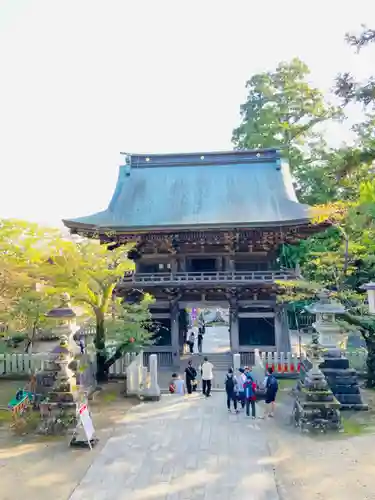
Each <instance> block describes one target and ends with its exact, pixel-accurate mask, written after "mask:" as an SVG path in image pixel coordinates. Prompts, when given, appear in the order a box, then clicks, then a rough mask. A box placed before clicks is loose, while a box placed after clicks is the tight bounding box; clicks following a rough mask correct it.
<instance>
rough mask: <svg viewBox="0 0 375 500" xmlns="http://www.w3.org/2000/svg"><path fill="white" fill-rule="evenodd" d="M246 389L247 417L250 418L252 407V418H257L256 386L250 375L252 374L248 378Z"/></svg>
mask: <svg viewBox="0 0 375 500" xmlns="http://www.w3.org/2000/svg"><path fill="white" fill-rule="evenodd" d="M244 388H245V400H246V415H247V416H248V417H250V406H251V416H252V418H256V412H255V399H256V396H255V390H256V384H255V382H254V381H253V378H252V376H251V375H250V373H248V374H247V376H246V382H245V385H244Z"/></svg>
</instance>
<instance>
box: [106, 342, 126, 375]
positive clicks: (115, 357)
mask: <svg viewBox="0 0 375 500" xmlns="http://www.w3.org/2000/svg"><path fill="white" fill-rule="evenodd" d="M123 354H124V349H123V346H119V347H118V348H117V349H116V351H115V352H114V354H113V355H112V356H111V357H110V358H108V359H107V360H106V361H105V363H104V366H105V369H106V370H107V372H108V370H109V369H110V367H111V366H112V365H113V363H115V362H116V361H117V360H118V359H120V358H122V356H123Z"/></svg>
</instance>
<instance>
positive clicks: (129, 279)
mask: <svg viewBox="0 0 375 500" xmlns="http://www.w3.org/2000/svg"><path fill="white" fill-rule="evenodd" d="M295 277H296V276H295V273H294V272H292V271H290V272H288V271H207V272H202V273H199V272H177V273H164V272H163V273H134V274H133V275H131V276H124V278H123V279H122V280H121V282H122V283H151V282H153V283H184V282H195V283H199V282H207V281H208V282H233V283H238V282H243V281H246V282H249V281H256V282H262V281H264V282H273V281H275V280H290V279H295Z"/></svg>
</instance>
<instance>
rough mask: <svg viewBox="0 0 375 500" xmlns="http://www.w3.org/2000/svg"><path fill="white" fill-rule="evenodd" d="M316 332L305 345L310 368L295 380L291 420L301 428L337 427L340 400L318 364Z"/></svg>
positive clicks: (318, 350)
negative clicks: (300, 377) (306, 345)
mask: <svg viewBox="0 0 375 500" xmlns="http://www.w3.org/2000/svg"><path fill="white" fill-rule="evenodd" d="M321 353H322V346H321V345H320V344H319V334H318V333H317V332H314V333H313V337H312V342H311V345H310V348H309V349H308V356H309V364H310V368H309V369H308V371H307V372H306V373H305V376H304V379H303V380H300V381H299V382H298V384H297V388H296V391H295V402H294V408H293V416H292V418H293V421H294V424H295V425H296V426H297V427H299V428H300V429H301V430H303V431H309V430H320V431H322V432H325V431H327V430H339V429H340V427H341V417H340V402H339V401H338V400H337V399H336V398H335V396H334V395H333V393H332V391H331V389H330V388H329V386H328V383H327V381H326V379H325V377H324V374H323V373H322V371H321V369H320V368H319V366H320V364H321V362H322V357H321Z"/></svg>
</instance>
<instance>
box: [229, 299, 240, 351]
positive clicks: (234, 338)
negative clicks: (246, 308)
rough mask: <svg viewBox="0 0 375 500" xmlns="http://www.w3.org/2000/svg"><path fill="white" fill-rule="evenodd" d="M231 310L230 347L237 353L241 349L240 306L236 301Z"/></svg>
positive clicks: (231, 305)
mask: <svg viewBox="0 0 375 500" xmlns="http://www.w3.org/2000/svg"><path fill="white" fill-rule="evenodd" d="M229 312H230V316H229V318H230V319H229V331H230V348H231V350H232V352H233V353H237V352H239V350H240V341H239V328H238V306H237V304H236V303H235V302H232V303H231V304H230V309H229Z"/></svg>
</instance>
